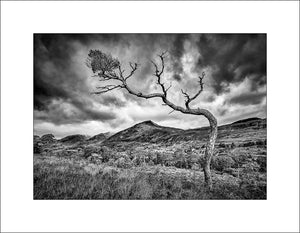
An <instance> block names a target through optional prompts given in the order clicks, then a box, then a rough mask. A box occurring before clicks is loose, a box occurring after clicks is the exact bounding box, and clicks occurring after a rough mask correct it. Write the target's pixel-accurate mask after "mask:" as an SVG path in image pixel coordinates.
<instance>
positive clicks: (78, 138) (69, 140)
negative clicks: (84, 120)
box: [59, 134, 87, 143]
mask: <svg viewBox="0 0 300 233" xmlns="http://www.w3.org/2000/svg"><path fill="white" fill-rule="evenodd" d="M85 140H87V136H85V135H81V134H74V135H69V136H66V137H64V138H62V139H60V140H59V142H62V143H77V142H82V141H85Z"/></svg>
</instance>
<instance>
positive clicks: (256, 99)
mask: <svg viewBox="0 0 300 233" xmlns="http://www.w3.org/2000/svg"><path fill="white" fill-rule="evenodd" d="M265 97H266V93H253V92H250V93H242V94H240V95H237V96H234V97H232V98H230V99H229V100H228V101H227V103H229V104H240V105H255V104H260V103H261V102H262V101H263V99H264V98H265Z"/></svg>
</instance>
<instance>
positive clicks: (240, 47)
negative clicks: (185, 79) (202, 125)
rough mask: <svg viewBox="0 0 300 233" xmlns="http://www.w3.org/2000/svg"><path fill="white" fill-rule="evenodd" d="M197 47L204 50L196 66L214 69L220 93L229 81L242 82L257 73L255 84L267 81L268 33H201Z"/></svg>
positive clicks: (215, 83)
mask: <svg viewBox="0 0 300 233" xmlns="http://www.w3.org/2000/svg"><path fill="white" fill-rule="evenodd" d="M198 49H199V52H200V54H201V56H200V58H199V60H198V62H197V64H196V67H195V68H196V70H199V69H202V68H205V67H210V68H211V69H212V74H211V75H212V78H213V82H212V86H213V88H214V90H215V92H216V93H217V94H220V93H222V92H224V91H226V90H225V89H224V87H226V84H229V83H236V82H242V81H243V80H244V79H245V78H246V76H248V75H255V77H256V78H255V79H253V80H252V83H253V88H254V89H255V88H257V85H259V86H262V85H265V83H266V80H265V78H264V77H265V75H266V35H265V34H202V35H200V37H199V41H198Z"/></svg>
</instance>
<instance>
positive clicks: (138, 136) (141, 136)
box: [103, 118, 266, 144]
mask: <svg viewBox="0 0 300 233" xmlns="http://www.w3.org/2000/svg"><path fill="white" fill-rule="evenodd" d="M264 128H266V119H260V118H248V119H244V120H240V121H236V122H233V123H231V124H227V125H221V126H219V127H218V137H219V138H220V137H226V135H228V134H229V133H233V132H234V131H241V130H244V129H247V130H259V129H264ZM209 130H210V128H209V127H202V128H196V129H188V130H183V129H178V128H172V127H164V126H160V125H158V124H156V123H154V122H152V121H144V122H141V123H139V124H136V125H134V126H132V127H130V128H127V129H125V130H122V131H120V132H118V133H116V134H114V135H112V136H111V137H109V138H107V139H106V140H104V142H103V143H104V144H111V143H117V142H150V143H159V142H169V143H174V142H178V141H189V140H203V139H205V138H207V135H208V133H209Z"/></svg>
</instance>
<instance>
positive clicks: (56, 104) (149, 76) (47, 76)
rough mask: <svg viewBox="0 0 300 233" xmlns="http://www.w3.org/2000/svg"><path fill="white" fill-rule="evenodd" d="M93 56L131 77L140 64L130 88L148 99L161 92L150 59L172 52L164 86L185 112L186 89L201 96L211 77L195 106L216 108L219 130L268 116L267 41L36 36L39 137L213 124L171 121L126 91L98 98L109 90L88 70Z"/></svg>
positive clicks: (158, 107)
mask: <svg viewBox="0 0 300 233" xmlns="http://www.w3.org/2000/svg"><path fill="white" fill-rule="evenodd" d="M90 49H99V50H102V51H104V52H106V53H110V54H111V55H112V56H113V57H115V58H118V59H119V60H120V62H121V64H122V67H123V68H125V69H126V70H127V72H128V71H129V70H130V69H129V65H128V63H129V62H130V61H131V62H137V63H139V64H140V66H139V69H138V70H137V71H136V73H135V75H134V76H133V77H132V78H131V80H129V81H128V82H129V84H130V85H131V86H132V88H133V89H135V90H139V91H141V92H143V93H151V92H153V91H156V92H157V91H160V88H159V87H158V86H157V85H156V80H155V77H154V76H153V66H152V64H151V62H150V60H155V61H157V62H159V60H158V59H157V54H159V53H161V52H163V51H168V56H167V58H166V60H165V62H166V69H165V73H164V76H163V82H164V83H165V84H166V85H169V84H172V87H171V89H170V90H169V94H168V96H169V99H170V100H171V101H172V102H174V103H176V104H177V105H181V106H184V97H183V95H182V93H181V91H180V89H183V90H185V91H187V92H188V93H190V94H191V95H192V94H193V93H195V92H196V91H197V90H198V88H199V87H198V86H197V83H198V82H197V77H198V76H199V75H200V74H201V73H202V72H203V71H204V72H205V74H206V76H205V78H204V91H203V92H202V93H201V95H200V96H199V97H198V98H197V99H196V100H195V101H193V102H192V103H191V105H192V107H201V108H207V109H209V110H210V111H211V112H212V113H213V114H214V115H215V116H216V117H217V119H218V122H219V124H224V123H231V122H233V121H236V120H239V119H243V118H248V117H266V35H265V34H74V35H73V34H35V35H34V133H35V134H37V135H43V134H46V133H53V134H54V135H55V136H56V137H58V138H60V137H63V136H66V135H70V134H77V133H78V134H86V135H95V134H98V133H101V132H107V131H110V132H117V131H119V130H122V129H125V128H127V127H129V126H132V125H134V124H136V123H139V122H141V121H145V120H152V121H154V122H156V123H158V124H161V125H165V126H174V127H180V128H184V129H187V128H196V127H202V126H206V125H208V122H207V120H206V119H205V118H204V117H201V116H189V115H185V114H181V113H178V112H173V113H171V114H169V112H170V111H171V109H170V108H169V107H166V106H162V103H161V100H160V99H157V98H155V99H150V100H145V99H139V98H137V97H135V96H131V95H130V94H128V92H127V91H126V90H115V91H113V92H111V93H105V94H103V95H93V94H91V93H92V92H93V91H95V90H96V87H97V86H99V85H100V84H101V83H99V82H98V81H97V79H96V78H93V77H91V76H92V72H91V70H90V69H89V68H88V67H87V66H86V65H85V61H86V58H87V55H88V53H89V50H90Z"/></svg>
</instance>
